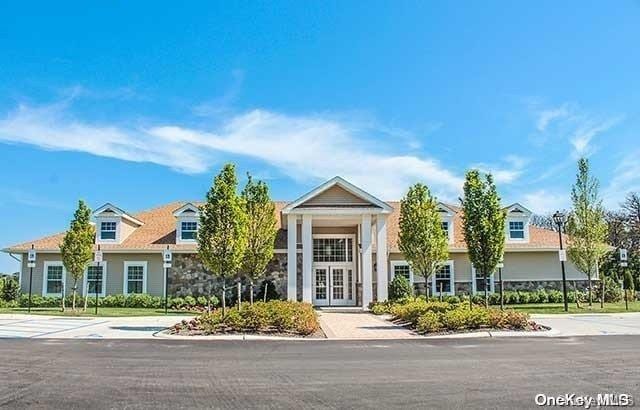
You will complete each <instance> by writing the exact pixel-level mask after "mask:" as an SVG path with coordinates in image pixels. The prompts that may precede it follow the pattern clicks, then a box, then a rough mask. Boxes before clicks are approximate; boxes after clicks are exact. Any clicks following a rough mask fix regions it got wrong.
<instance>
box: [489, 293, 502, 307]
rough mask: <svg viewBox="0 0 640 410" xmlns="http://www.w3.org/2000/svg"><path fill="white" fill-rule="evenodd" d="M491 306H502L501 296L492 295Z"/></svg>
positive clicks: (490, 296) (490, 297)
mask: <svg viewBox="0 0 640 410" xmlns="http://www.w3.org/2000/svg"><path fill="white" fill-rule="evenodd" d="M489 304H490V305H499V304H500V294H499V293H492V294H490V295H489Z"/></svg>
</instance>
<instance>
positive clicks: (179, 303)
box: [168, 297, 184, 309]
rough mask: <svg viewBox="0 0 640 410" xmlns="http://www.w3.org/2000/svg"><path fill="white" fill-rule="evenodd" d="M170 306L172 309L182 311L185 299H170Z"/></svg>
mask: <svg viewBox="0 0 640 410" xmlns="http://www.w3.org/2000/svg"><path fill="white" fill-rule="evenodd" d="M168 304H169V307H171V309H181V308H182V307H183V306H184V299H182V298H181V297H177V298H170V299H169V303H168Z"/></svg>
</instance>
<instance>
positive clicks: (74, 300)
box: [71, 280, 78, 312]
mask: <svg viewBox="0 0 640 410" xmlns="http://www.w3.org/2000/svg"><path fill="white" fill-rule="evenodd" d="M77 290H78V280H74V281H73V299H72V302H71V308H72V309H73V311H74V312H75V311H76V291H77Z"/></svg>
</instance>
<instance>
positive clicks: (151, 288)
mask: <svg viewBox="0 0 640 410" xmlns="http://www.w3.org/2000/svg"><path fill="white" fill-rule="evenodd" d="M26 259H27V257H26V255H24V256H23V262H22V271H21V272H22V273H21V279H20V283H21V288H22V291H23V292H25V293H26V292H28V291H29V268H27V262H26ZM61 260H62V258H61V257H60V254H53V253H39V254H38V258H37V262H36V267H35V268H34V269H33V293H34V294H37V295H41V294H42V288H43V280H44V279H43V272H44V262H45V261H61ZM104 260H105V261H106V262H107V279H106V293H107V295H114V294H121V293H122V292H123V286H124V262H125V261H131V262H144V261H146V262H147V293H149V294H151V295H155V296H162V295H163V294H164V269H163V267H162V255H161V254H160V253H148V254H137V253H132V254H111V253H105V254H104ZM72 286H73V279H72V278H71V276H70V275H69V274H68V273H67V275H66V284H65V291H66V292H67V293H70V292H71V288H72ZM78 291H79V292H81V293H82V292H83V288H82V281H80V283H78Z"/></svg>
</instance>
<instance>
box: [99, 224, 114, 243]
mask: <svg viewBox="0 0 640 410" xmlns="http://www.w3.org/2000/svg"><path fill="white" fill-rule="evenodd" d="M100 239H102V240H105V239H106V240H111V239H116V222H113V221H110V222H101V223H100Z"/></svg>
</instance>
